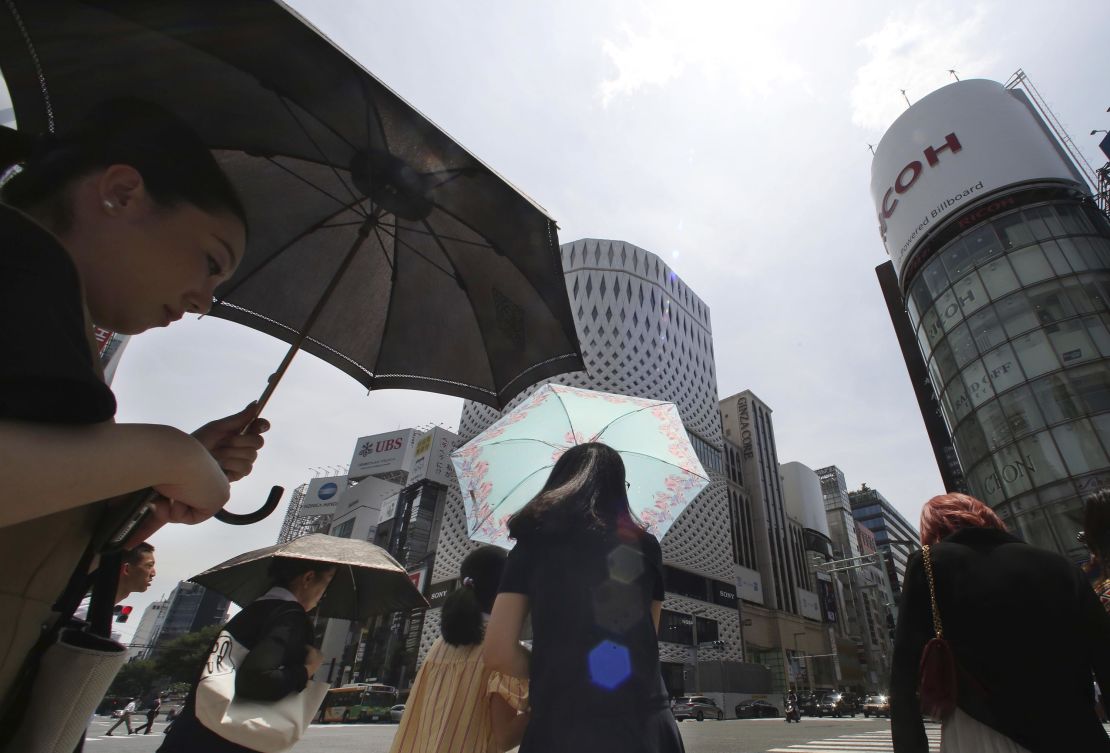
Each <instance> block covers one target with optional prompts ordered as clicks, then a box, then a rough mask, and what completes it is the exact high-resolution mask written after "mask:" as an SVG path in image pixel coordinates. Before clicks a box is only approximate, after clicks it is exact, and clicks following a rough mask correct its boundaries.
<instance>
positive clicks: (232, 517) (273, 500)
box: [215, 486, 285, 526]
mask: <svg viewBox="0 0 1110 753" xmlns="http://www.w3.org/2000/svg"><path fill="white" fill-rule="evenodd" d="M282 494H285V489H284V488H283V487H280V486H275V487H274V488H272V489H270V496H268V497H267V498H266V503H265V504H264V505H262V507H260V508H258V509H257V510H255V511H254V512H248V513H235V512H228V511H227V510H220V511H219V512H218V513H216V516H215V517H216V520H219V521H220V522H222V523H227V524H228V525H233V526H249V525H250V524H251V523H257V522H258V521H260V520H265V519H266V518H268V517H270V513H272V512H273V511H274V510H276V509H277V506H278V503H279V502H281V495H282Z"/></svg>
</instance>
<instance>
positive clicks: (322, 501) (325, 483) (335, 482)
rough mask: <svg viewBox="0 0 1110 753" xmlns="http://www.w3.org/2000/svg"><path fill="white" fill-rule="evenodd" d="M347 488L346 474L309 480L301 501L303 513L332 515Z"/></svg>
mask: <svg viewBox="0 0 1110 753" xmlns="http://www.w3.org/2000/svg"><path fill="white" fill-rule="evenodd" d="M346 488H347V477H346V476H325V477H322V478H314V479H312V480H311V481H309V482H308V491H306V492H305V493H304V500H303V501H302V502H301V515H331V514H332V513H334V512H335V506H336V505H337V504H338V503H339V499H340V497H341V496H342V494H343V490H344V489H346Z"/></svg>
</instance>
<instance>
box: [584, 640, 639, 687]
mask: <svg viewBox="0 0 1110 753" xmlns="http://www.w3.org/2000/svg"><path fill="white" fill-rule="evenodd" d="M631 674H632V660H631V659H630V658H629V655H628V649H627V648H625V647H624V646H622V645H621V644H619V643H614V642H613V641H602V642H601V643H599V644H597V645H596V646H594V648H593V650H592V651H590V679H592V680H593V682H594V685H597V686H598V687H600V688H604V689H606V690H615V689H616V688H618V687H619V686H620V685H621V683H623V682H624V681H625V680H627V679H628V678H629V676H630V675H631Z"/></svg>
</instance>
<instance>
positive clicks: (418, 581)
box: [409, 565, 428, 593]
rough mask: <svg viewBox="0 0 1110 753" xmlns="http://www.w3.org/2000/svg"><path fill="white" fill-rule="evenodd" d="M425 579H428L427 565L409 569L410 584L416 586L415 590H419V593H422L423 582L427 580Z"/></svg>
mask: <svg viewBox="0 0 1110 753" xmlns="http://www.w3.org/2000/svg"><path fill="white" fill-rule="evenodd" d="M427 579H428V566H427V565H421V566H420V567H419V568H417V569H416V570H410V571H409V580H411V581H412V584H413V585H414V586H416V590H417V591H419V592H420V593H424V583H425V582H427Z"/></svg>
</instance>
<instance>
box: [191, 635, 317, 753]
mask: <svg viewBox="0 0 1110 753" xmlns="http://www.w3.org/2000/svg"><path fill="white" fill-rule="evenodd" d="M248 653H249V650H248V649H247V648H246V646H244V645H243V644H241V643H240V642H239V641H237V640H236V639H235V636H233V635H232V634H231V633H229V632H227V631H226V630H224V631H222V632H221V633H220V635H219V636H218V637H217V638H216V643H215V644H214V645H213V646H212V651H211V653H210V654H209V655H208V661H207V662H206V663H205V666H204V669H203V670H202V672H201V677H200V682H198V683H197V693H196V714H197V720H198V721H199V722H200V723H201V724H203V725H204V726H205V727H206V728H207V729H208V730H210V731H211V732H214V733H215V734H217V735H219V736H220V737H222V738H223V739H225V740H227V741H229V742H232V743H235V744H236V745H242V746H243V747H244V748H250V749H251V750H257V751H260V753H284V752H285V751H287V750H289V749H290V748H292V747H293V746H294V745H295V744H296V743H297V741H298V740H300V739H301V736H302V735H303V734H304V731H305V729H307V728H308V725H309V723H310V722H311V721H312V718H313V717H314V716H316V712H317V711H318V710H319V708H320V704H321V703H323V701H324V696H325V695H326V694H327V692H328V688H329V687H330V686H329V685H328V684H327V683H326V682H315V681H313V680H309V682H308V685H306V686H305V689H304V690H302V691H301V692H300V693H290V694H289V695H287V696H285V698H282V699H281V700H280V701H255V700H248V699H246V698H236V697H235V673H236V671H237V670H238V668H239V667H240V666H241V665H242V663H243V660H244V659H246V658H247V654H248Z"/></svg>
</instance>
